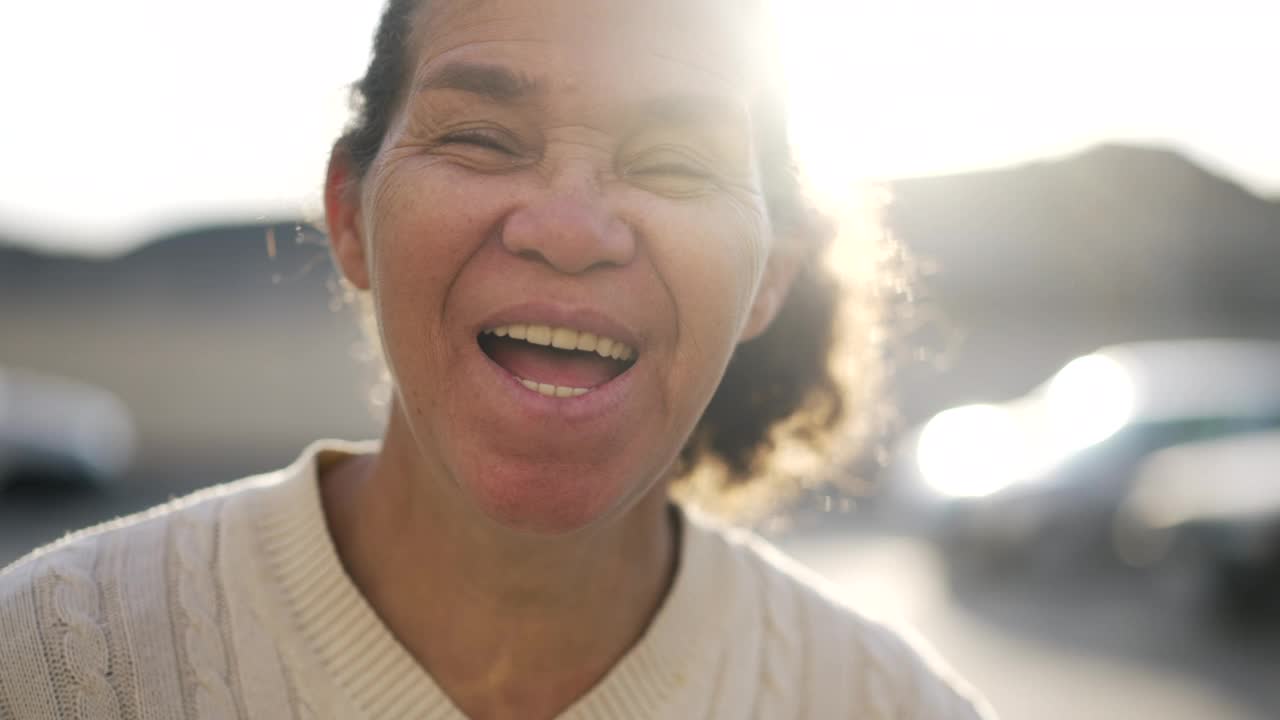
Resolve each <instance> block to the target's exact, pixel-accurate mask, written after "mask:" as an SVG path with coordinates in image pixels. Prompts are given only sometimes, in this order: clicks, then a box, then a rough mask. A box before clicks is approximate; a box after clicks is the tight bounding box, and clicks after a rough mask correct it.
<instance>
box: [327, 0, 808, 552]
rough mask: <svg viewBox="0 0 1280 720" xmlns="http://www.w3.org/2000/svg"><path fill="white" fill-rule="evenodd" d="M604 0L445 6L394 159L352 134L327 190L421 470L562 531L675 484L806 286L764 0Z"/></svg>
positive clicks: (524, 524)
mask: <svg viewBox="0 0 1280 720" xmlns="http://www.w3.org/2000/svg"><path fill="white" fill-rule="evenodd" d="M586 5H588V3H583V2H581V1H580V0H556V1H554V2H540V3H529V2H527V1H526V0H508V1H502V0H493V1H488V2H468V3H459V2H453V3H449V2H445V3H433V4H432V8H431V11H430V12H429V13H425V15H426V16H425V17H419V18H418V29H417V32H416V33H415V37H414V38H413V39H412V40H411V41H410V42H411V45H410V53H409V57H410V59H411V60H410V72H411V77H409V78H408V79H407V81H406V86H405V88H404V89H403V91H402V101H401V104H400V106H399V109H398V112H397V114H396V116H395V118H394V119H393V120H392V122H391V125H390V127H389V129H388V132H387V136H386V137H385V138H384V140H383V143H382V147H381V150H380V151H379V153H378V155H377V157H376V158H375V159H374V161H373V163H372V166H371V167H370V168H369V170H368V172H367V173H365V174H364V176H363V177H362V178H353V177H352V176H353V174H354V169H353V168H352V167H351V166H350V160H349V159H347V158H344V157H343V156H342V154H341V149H339V151H338V152H337V153H336V154H335V158H334V162H333V163H332V166H331V172H330V178H329V185H328V188H327V191H326V211H327V214H328V219H329V224H330V229H331V232H332V235H333V243H334V248H335V255H336V256H337V258H338V261H339V263H340V265H341V266H342V269H343V272H344V273H345V274H346V276H347V278H348V279H349V280H350V281H351V282H353V283H354V284H355V285H356V286H358V287H361V288H365V289H369V290H371V292H372V297H373V301H374V305H375V309H376V312H377V316H378V320H379V327H380V332H381V338H382V343H383V347H384V351H385V356H386V359H387V364H388V367H389V369H390V372H391V375H392V378H393V380H394V384H395V394H394V399H393V402H394V406H393V413H397V414H399V416H400V417H401V418H402V420H403V425H404V426H405V427H406V428H407V430H408V433H407V434H408V436H409V437H408V438H406V440H409V441H410V442H411V443H412V444H413V446H414V454H415V456H416V457H417V458H418V460H419V461H420V467H419V470H420V474H421V475H423V476H424V477H430V478H431V481H432V482H436V481H439V482H440V483H444V485H442V486H441V487H443V488H446V489H447V491H450V492H453V491H460V492H461V493H463V495H465V496H466V497H467V498H468V499H469V500H470V502H471V503H473V504H474V506H475V507H477V508H478V509H480V510H481V511H482V512H483V513H485V514H486V515H487V516H488V517H490V518H492V519H494V520H496V521H498V522H500V523H502V524H503V525H506V526H508V527H512V528H517V529H522V530H529V531H537V532H553V533H554V532H567V531H572V530H574V529H578V528H581V527H585V526H588V525H590V524H591V523H593V522H597V521H600V520H602V519H605V518H608V517H611V516H613V515H615V514H616V513H618V512H620V511H622V510H624V509H625V508H627V507H630V506H631V505H632V503H633V502H634V501H635V500H636V499H638V498H639V497H641V496H643V495H645V494H646V493H650V492H660V491H661V487H660V485H661V480H662V479H663V478H664V476H665V475H666V473H667V472H668V469H669V467H670V466H671V463H672V462H673V460H674V458H675V457H676V455H677V454H678V452H679V450H680V448H681V446H682V445H683V443H684V441H685V439H686V438H687V437H688V435H689V433H690V431H691V430H692V428H693V427H694V425H695V423H696V422H697V421H698V418H699V417H700V415H701V413H702V411H703V409H704V408H705V406H706V404H707V402H708V401H709V400H710V398H711V395H712V393H713V392H714V390H715V388H716V385H717V384H718V383H719V381H720V378H721V376H722V374H723V372H724V368H725V365H726V363H727V362H728V359H729V356H730V354H731V353H732V351H733V348H734V346H735V344H736V343H737V342H739V341H740V340H741V339H743V338H744V337H747V336H750V335H753V334H755V333H758V332H759V331H761V330H762V329H763V327H764V325H766V324H767V322H768V320H769V318H770V315H771V310H772V308H773V307H774V306H776V304H777V302H778V298H779V297H780V296H781V294H782V291H783V289H784V288H783V287H782V286H783V285H785V279H783V278H782V277H781V276H782V274H781V273H777V272H766V269H767V268H769V267H771V266H770V264H769V258H770V253H771V245H772V242H773V240H772V235H771V230H770V227H769V221H768V217H767V213H766V209H765V201H764V198H763V196H762V193H761V185H760V178H759V171H758V168H757V164H758V163H757V157H756V152H755V149H754V146H753V128H752V116H751V112H750V109H751V107H752V100H753V97H754V94H755V93H756V92H757V88H756V86H755V83H754V79H753V77H752V76H751V73H750V72H749V71H748V70H746V68H747V67H748V66H749V63H747V62H744V58H745V52H746V51H745V49H744V48H742V47H739V46H737V45H736V43H737V42H738V41H737V40H736V39H735V38H736V37H738V36H740V35H741V34H742V33H741V32H732V31H730V30H729V29H730V28H735V29H738V30H741V28H743V27H744V22H743V21H742V19H741V18H739V17H738V15H739V14H741V12H742V11H736V12H735V11H734V9H733V8H732V7H731V5H732V3H730V2H727V1H725V2H719V1H718V0H707V1H706V2H688V0H682V1H680V2H676V1H674V0H672V2H663V3H633V2H617V1H612V2H611V1H609V0H602V1H601V2H596V3H590V4H589V5H590V8H584V6H586ZM420 15H423V13H420ZM762 284H763V285H764V287H763V289H762ZM393 425H394V422H393ZM390 441H391V438H390V437H389V438H388V442H390Z"/></svg>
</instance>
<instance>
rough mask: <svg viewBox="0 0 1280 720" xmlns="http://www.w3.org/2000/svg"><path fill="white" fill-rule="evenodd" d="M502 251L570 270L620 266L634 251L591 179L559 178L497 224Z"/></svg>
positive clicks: (624, 227)
mask: <svg viewBox="0 0 1280 720" xmlns="http://www.w3.org/2000/svg"><path fill="white" fill-rule="evenodd" d="M502 244H503V246H504V247H505V248H506V249H507V251H508V252H510V253H513V254H515V255H519V256H520V257H524V258H529V259H531V260H537V261H539V262H543V263H546V264H547V265H549V266H551V267H552V268H554V269H555V270H557V271H559V272H562V273H567V274H571V275H576V274H578V273H583V272H586V271H587V270H590V269H593V268H597V267H608V266H623V265H626V264H627V263H629V262H631V260H632V258H633V257H634V256H635V252H636V241H635V236H634V233H633V231H632V229H631V226H629V225H628V224H627V223H625V222H623V220H622V219H621V218H619V217H618V216H617V214H616V213H615V212H614V211H613V210H612V209H611V208H610V207H609V206H608V204H607V203H606V199H605V198H604V196H603V195H602V193H601V191H600V189H599V188H598V187H597V186H596V184H595V183H593V182H576V183H571V182H562V183H559V184H558V185H552V186H549V187H548V188H547V189H546V190H545V192H541V193H539V194H538V195H537V196H535V197H534V198H532V199H531V200H529V201H528V202H526V203H525V204H524V205H522V206H521V207H520V208H519V209H517V210H516V211H515V212H513V213H512V214H511V215H510V216H509V217H508V218H507V222H506V223H505V225H504V226H503V228H502Z"/></svg>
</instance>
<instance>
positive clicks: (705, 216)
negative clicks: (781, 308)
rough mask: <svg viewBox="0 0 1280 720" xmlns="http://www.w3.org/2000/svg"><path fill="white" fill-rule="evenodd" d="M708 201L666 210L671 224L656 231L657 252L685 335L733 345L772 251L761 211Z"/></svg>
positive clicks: (718, 344)
mask: <svg viewBox="0 0 1280 720" xmlns="http://www.w3.org/2000/svg"><path fill="white" fill-rule="evenodd" d="M708 205H709V207H703V206H700V204H693V203H691V204H690V205H689V206H687V207H680V208H679V209H678V211H677V212H674V213H668V216H669V218H668V226H667V227H666V228H662V229H655V232H654V234H653V241H652V242H653V246H654V247H653V256H654V258H655V263H657V264H659V265H660V266H661V267H660V268H659V272H660V273H661V274H662V276H663V277H664V278H665V279H666V281H667V283H668V284H669V288H670V291H671V293H672V294H673V296H674V297H675V301H676V306H677V308H678V321H679V324H680V328H679V329H680V331H681V333H682V335H683V334H684V333H692V334H693V338H686V340H688V339H694V340H696V341H697V342H698V343H699V344H700V345H711V346H713V347H715V348H716V349H717V350H720V351H723V349H724V348H725V347H728V348H729V350H731V349H732V346H733V345H734V344H735V343H736V341H737V337H738V332H739V330H740V329H741V327H742V325H743V323H744V322H745V321H746V318H747V315H748V311H749V310H750V306H751V301H752V298H753V296H754V294H755V291H756V288H757V286H758V285H759V282H760V274H761V268H762V267H763V265H764V259H765V255H766V253H767V251H768V247H767V244H766V242H765V238H766V235H765V231H764V223H763V213H762V212H760V211H756V210H754V209H753V208H752V207H751V206H749V205H748V206H747V207H743V204H742V203H731V202H727V201H724V200H720V201H718V202H716V203H714V204H712V203H708ZM710 340H714V341H715V342H714V343H709V342H708V341H710ZM706 349H707V350H711V349H712V348H711V347H707V348H706Z"/></svg>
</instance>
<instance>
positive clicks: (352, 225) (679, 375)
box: [0, 0, 980, 720]
mask: <svg viewBox="0 0 1280 720" xmlns="http://www.w3.org/2000/svg"><path fill="white" fill-rule="evenodd" d="M760 19H762V18H761V11H760V10H759V9H757V8H747V7H746V3H743V2H741V1H737V2H735V1H733V0H700V1H697V2H690V1H689V0H664V1H663V2H657V3H629V2H621V1H609V0H600V1H597V2H582V1H580V0H579V1H576V2H573V1H570V0H554V1H549V2H538V3H531V2H528V1H527V0H484V1H480V2H463V1H462V0H443V1H440V2H436V1H431V0H421V1H420V2H413V1H411V0H392V1H391V2H390V3H389V5H388V7H387V9H386V11H385V14H384V17H383V20H382V24H381V26H380V29H379V31H378V34H377V37H376V40H375V48H374V50H375V52H374V57H373V59H372V62H371V64H370V67H369V70H368V74H367V75H366V77H365V78H364V79H363V80H362V81H361V83H360V84H359V86H358V92H359V98H360V100H361V103H360V105H359V109H358V117H357V119H356V121H355V124H354V126H353V128H352V129H351V130H350V132H348V133H347V134H346V135H345V136H344V137H343V138H341V139H340V140H339V141H338V143H337V144H336V145H335V147H334V150H333V153H332V156H331V160H330V166H329V173H328V178H327V181H326V189H325V213H326V219H327V223H328V227H329V231H330V236H331V242H332V249H333V255H334V258H335V259H336V262H337V264H338V266H339V268H340V270H341V272H342V274H343V276H344V277H345V278H346V280H347V281H348V282H349V283H350V284H351V285H353V286H354V287H355V288H357V289H359V290H360V291H362V292H365V293H367V297H368V299H369V301H370V304H371V306H372V308H373V312H374V314H375V318H376V327H377V332H378V336H379V338H380V341H381V346H382V348H383V350H384V356H385V359H386V364H387V368H388V370H389V375H390V378H391V380H392V395H391V403H390V415H389V420H388V423H387V427H386V431H385V434H384V437H383V438H382V442H381V443H380V445H376V446H353V445H344V444H339V443H320V444H318V445H316V446H313V447H312V448H310V449H308V450H307V451H306V453H304V455H303V456H302V457H301V458H300V459H299V460H298V462H297V463H295V464H294V465H292V466H291V467H289V468H286V469H285V470H282V471H280V472H277V473H273V474H270V475H266V476H262V477H258V478H250V479H247V480H243V481H240V482H238V483H232V484H230V485H227V486H223V487H219V488H214V489H212V490H209V491H206V492H204V493H201V494H198V495H197V496H193V497H190V498H187V499H184V500H181V501H177V502H175V503H173V504H172V505H170V506H168V507H165V508H161V509H158V510H156V511H153V512H151V513H147V514H144V515H142V516H139V517H134V518H129V519H126V520H123V521H120V522H117V523H114V524H111V525H108V526H106V527H102V528H97V529H95V530H92V531H89V532H87V533H84V534H80V535H78V536H73V537H71V538H68V539H67V540H64V541H62V542H60V543H58V544H56V545H55V546H53V547H51V548H48V549H45V550H43V551H38V552H37V553H35V554H34V555H33V556H31V557H29V558H27V559H25V560H24V561H21V562H19V563H18V564H16V565H15V566H12V567H10V568H9V569H7V570H6V571H5V574H4V576H3V578H2V579H0V627H3V628H4V635H3V639H0V643H2V645H0V648H2V652H0V657H3V659H4V671H3V672H2V673H0V717H3V718H5V719H6V720H7V719H8V718H24V719H25V718H46V717H92V718H108V717H129V718H133V717H201V718H204V717H210V718H230V717H251V718H278V717H292V716H297V717H337V718H347V717H352V718H363V717H368V718H393V717H413V718H462V717H469V718H535V719H536V718H553V717H561V718H596V717H600V718H632V717H635V718H646V717H653V718H745V717H761V718H790V717H806V718H835V717H857V718H972V717H977V716H979V714H980V713H979V711H978V710H977V709H975V705H974V704H973V703H972V702H971V701H969V700H967V699H965V698H964V696H963V695H962V694H961V692H959V691H958V690H957V689H956V687H955V685H953V684H952V683H951V682H949V681H947V680H945V679H943V678H942V677H941V676H940V675H938V674H937V673H936V672H935V671H934V670H932V669H931V668H930V667H929V666H928V665H927V664H926V663H924V662H923V661H922V660H920V659H919V658H918V657H917V656H916V655H915V654H914V653H913V652H912V651H911V650H910V649H909V648H908V646H907V645H906V644H904V643H902V642H901V641H900V640H898V639H897V638H896V637H895V636H893V635H892V634H890V633H888V632H887V631H886V630H884V629H882V628H880V627H879V626H876V625H873V624H871V623H869V622H867V621H865V620H863V619H861V618H860V617H859V616H857V615H856V614H854V613H853V612H852V611H850V610H848V609H846V608H843V607H842V606H840V605H839V604H837V603H836V602H834V601H832V600H830V599H829V598H828V597H827V596H826V595H824V594H823V593H822V592H821V591H819V590H816V589H815V583H814V581H812V580H810V579H808V578H806V577H805V576H804V575H803V574H802V573H801V572H799V571H798V570H796V569H795V568H794V567H792V566H791V565H789V564H788V563H787V562H786V561H784V560H782V559H781V558H779V557H778V556H777V555H776V554H774V553H773V552H772V551H770V550H769V549H768V548H766V547H764V546H762V545H761V544H760V543H759V541H756V540H753V539H751V538H749V537H747V536H744V535H742V534H739V533H735V532H733V531H730V530H727V529H723V528H719V527H716V526H715V525H714V524H712V523H711V522H709V521H707V520H703V519H698V518H695V517H692V516H691V515H690V514H688V513H686V512H684V511H681V510H680V509H678V508H676V507H674V506H672V505H671V504H670V502H669V501H668V499H667V498H668V493H667V490H668V487H667V486H668V485H669V484H670V482H671V481H672V479H673V478H674V477H675V476H676V475H679V474H682V473H687V472H688V471H689V470H690V469H691V468H692V467H694V466H697V465H705V464H706V463H708V462H711V461H715V460H718V461H720V462H721V463H722V464H724V465H725V466H727V467H728V468H730V469H731V470H739V471H743V470H749V469H751V468H753V467H757V466H758V465H759V464H760V458H761V457H762V455H763V453H764V451H765V450H767V448H768V447H769V446H768V444H767V443H766V441H765V438H766V437H767V432H768V431H769V430H770V427H771V426H772V425H773V424H774V423H775V422H777V421H780V420H782V419H784V418H786V417H787V416H791V415H793V414H794V413H795V412H796V411H797V410H800V409H803V408H805V407H807V405H806V403H807V402H809V401H810V400H811V399H812V398H813V397H819V398H821V396H822V394H823V390H824V389H825V390H827V391H830V390H831V389H832V385H831V382H830V380H829V379H828V376H827V374H826V370H825V368H824V366H823V364H822V363H823V361H824V360H825V358H824V357H823V355H824V354H825V352H826V350H827V346H828V345H829V343H828V339H829V338H828V337H827V334H829V331H830V315H829V305H830V304H829V303H828V304H827V308H828V310H827V312H828V315H827V316H826V317H825V318H824V317H822V316H821V315H819V317H818V321H817V323H816V325H815V324H814V322H813V321H812V319H806V318H805V317H804V316H803V315H800V316H798V317H796V318H795V319H794V325H793V326H791V327H783V328H782V329H781V330H780V332H778V333H777V334H772V333H771V334H770V336H769V337H767V338H761V339H760V340H758V341H757V343H758V344H759V348H760V349H759V350H748V348H750V347H752V345H744V346H743V350H742V352H741V353H740V356H739V359H738V360H737V361H735V367H737V368H739V369H738V370H737V371H736V372H737V373H738V375H737V376H736V377H737V380H733V378H732V377H731V381H732V382H730V381H726V382H727V383H729V384H727V385H725V388H729V389H730V390H731V391H732V392H731V393H730V394H729V395H728V396H725V395H717V398H720V397H724V398H726V399H723V400H717V403H716V404H713V405H712V407H711V408H710V409H708V403H709V402H711V401H712V398H713V394H716V393H717V387H718V386H720V385H721V381H722V377H723V376H724V374H725V371H726V366H727V364H728V363H729V361H730V358H731V356H733V354H734V351H735V348H736V347H737V346H738V345H739V344H740V343H746V342H747V341H749V340H751V339H753V338H756V337H757V336H761V335H762V334H764V333H765V331H766V329H767V328H769V326H770V324H771V321H773V320H774V316H775V315H777V314H778V312H779V309H780V308H781V307H782V306H783V305H784V299H786V298H787V297H788V293H789V290H791V289H792V286H793V285H794V284H795V283H796V278H797V276H799V277H801V280H800V282H801V284H802V285H803V287H799V288H796V291H797V294H796V295H794V296H793V298H800V299H801V300H800V301H797V302H798V303H799V304H797V303H794V302H790V301H788V302H787V303H786V304H787V306H788V307H801V308H802V309H803V306H804V304H805V303H806V302H808V304H809V305H814V304H815V303H814V302H813V299H814V298H815V297H819V298H820V297H822V292H820V291H821V289H822V288H824V287H827V286H826V285H823V284H822V282H821V278H822V277H823V276H822V274H821V272H820V270H818V269H817V268H818V266H817V265H816V263H814V262H812V261H813V260H814V258H815V257H816V255H817V253H818V252H819V251H820V250H821V246H822V244H823V240H824V239H825V238H824V237H823V232H822V227H823V226H822V224H821V223H820V222H818V221H817V220H816V219H815V217H814V216H813V213H812V212H811V211H810V210H809V209H808V208H807V207H806V206H805V205H804V204H803V202H802V199H801V197H800V195H799V193H798V192H797V190H796V186H795V180H794V178H793V177H792V175H791V174H790V173H789V172H788V166H789V161H788V159H787V152H786V149H785V148H786V143H785V132H784V128H783V124H782V122H781V120H780V117H781V116H780V113H779V112H778V111H777V107H778V105H779V101H778V98H779V94H778V88H777V87H776V85H775V84H774V83H772V82H771V78H770V74H769V72H768V70H769V68H768V67H767V64H764V63H759V62H758V59H760V58H767V57H768V54H767V53H762V52H761V51H760V46H759V44H758V43H757V42H755V38H756V37H757V33H756V32H755V31H754V30H753V28H754V27H755V25H756V24H757V22H758V21H759V20H760ZM815 293H816V294H815ZM805 298H808V300H807V301H806V300H805ZM828 299H829V298H828ZM816 305H817V306H818V307H822V303H816ZM806 322H808V323H809V325H806ZM823 322H825V326H824V325H823ZM796 328H800V329H801V330H803V332H800V331H797V330H796ZM789 331H790V332H792V334H793V335H794V336H795V338H796V339H795V340H794V342H793V340H791V339H788V338H789V336H788V335H787V333H788V332H789ZM790 355H795V356H799V357H800V360H799V361H795V360H794V358H791V359H789V358H788V356H790ZM804 357H811V359H810V361H809V364H810V365H815V363H816V367H817V368H818V370H819V372H817V373H816V374H814V373H810V372H808V370H809V368H807V367H806V366H805V361H804ZM812 358H816V360H814V359H812ZM771 372H782V373H790V374H789V375H786V376H785V377H782V378H776V377H771V376H770V375H768V374H767V373H771ZM744 373H745V375H744ZM753 373H758V374H754V375H753ZM721 392H722V393H723V392H725V390H724V388H722V390H721ZM829 394H830V393H829V392H828V395H829ZM829 404H830V403H828V405H829ZM834 414H835V408H833V407H828V412H827V414H826V416H825V417H820V418H818V419H815V420H811V422H812V423H815V424H816V425H817V426H818V427H821V426H823V425H824V424H828V423H829V421H830V420H831V419H832V417H834ZM744 438H745V440H744ZM682 450H684V462H681V457H680V456H681V453H682Z"/></svg>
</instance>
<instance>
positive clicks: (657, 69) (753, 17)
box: [411, 0, 763, 98]
mask: <svg viewBox="0 0 1280 720" xmlns="http://www.w3.org/2000/svg"><path fill="white" fill-rule="evenodd" d="M425 4H426V7H425V9H424V11H422V12H420V13H419V16H418V18H417V19H416V22H415V28H414V35H413V38H412V41H411V48H413V50H412V52H411V58H412V59H411V68H412V70H411V72H412V74H413V75H414V76H415V77H421V75H422V74H423V73H424V72H425V71H427V70H428V69H429V68H431V67H432V66H433V65H438V64H440V63H442V62H447V61H454V60H471V61H484V62H494V63H501V64H504V65H507V66H509V67H511V68H513V69H515V70H517V71H521V72H524V73H527V74H529V75H530V76H535V77H531V79H533V80H536V81H538V82H549V83H551V84H554V85H556V86H557V87H555V88H552V89H570V90H573V89H578V88H581V87H583V86H588V85H591V86H596V87H601V88H608V89H610V90H613V91H618V92H621V93H624V94H636V95H645V94H650V93H657V92H667V91H671V90H673V89H676V90H679V89H686V90H690V91H699V92H708V91H710V92H715V93H717V94H731V95H736V96H738V97H740V98H746V97H749V96H751V95H753V94H754V93H755V92H756V91H757V88H758V87H759V85H760V84H761V82H762V77H763V75H762V73H761V72H760V67H759V65H760V58H761V57H762V53H761V52H760V49H761V48H762V46H763V45H762V43H760V42H759V39H760V37H761V33H760V32H759V27H760V23H759V18H760V13H759V11H758V10H757V9H755V7H754V6H755V5H756V3H755V2H754V1H753V0H443V1H439V2H433V1H432V0H426V3H425Z"/></svg>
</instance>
